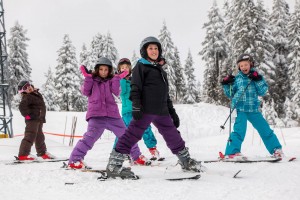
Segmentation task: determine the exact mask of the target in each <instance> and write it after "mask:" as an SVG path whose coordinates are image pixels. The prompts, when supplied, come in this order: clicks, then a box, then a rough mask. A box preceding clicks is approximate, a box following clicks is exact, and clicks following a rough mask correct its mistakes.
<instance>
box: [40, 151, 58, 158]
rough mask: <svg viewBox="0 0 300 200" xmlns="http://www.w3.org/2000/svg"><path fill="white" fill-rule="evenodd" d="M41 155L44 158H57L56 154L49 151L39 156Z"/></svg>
mask: <svg viewBox="0 0 300 200" xmlns="http://www.w3.org/2000/svg"><path fill="white" fill-rule="evenodd" d="M39 157H41V158H42V159H43V160H49V159H55V158H56V157H55V156H54V155H52V154H51V153H49V152H46V153H44V154H43V155H41V156H39Z"/></svg>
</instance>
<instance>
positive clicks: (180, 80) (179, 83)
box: [173, 47, 187, 103]
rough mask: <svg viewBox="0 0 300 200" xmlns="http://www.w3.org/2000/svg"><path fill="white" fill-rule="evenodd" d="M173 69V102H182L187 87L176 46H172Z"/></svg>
mask: <svg viewBox="0 0 300 200" xmlns="http://www.w3.org/2000/svg"><path fill="white" fill-rule="evenodd" d="M173 69H176V70H175V78H176V79H175V89H176V90H175V92H176V94H175V102H178V103H179V102H183V101H184V98H185V95H186V92H187V88H186V84H185V76H184V69H183V68H182V66H181V62H180V57H179V52H178V49H177V47H175V48H174V62H173Z"/></svg>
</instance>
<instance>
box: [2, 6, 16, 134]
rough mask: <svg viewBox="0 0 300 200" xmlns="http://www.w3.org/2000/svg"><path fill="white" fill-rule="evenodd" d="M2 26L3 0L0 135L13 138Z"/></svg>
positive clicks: (3, 26) (3, 29) (3, 25)
mask: <svg viewBox="0 0 300 200" xmlns="http://www.w3.org/2000/svg"><path fill="white" fill-rule="evenodd" d="M5 33H6V31H5V24H4V8H3V0H0V68H1V69H0V73H1V74H0V76H1V80H0V134H1V135H4V136H5V137H13V129H12V116H13V115H12V111H11V104H10V101H9V99H8V89H9V85H8V80H7V77H8V70H7V51H6V37H5Z"/></svg>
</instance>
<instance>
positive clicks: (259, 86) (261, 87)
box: [253, 78, 268, 96]
mask: <svg viewBox="0 0 300 200" xmlns="http://www.w3.org/2000/svg"><path fill="white" fill-rule="evenodd" d="M253 82H254V84H255V87H256V91H257V94H258V96H264V95H266V93H267V91H268V84H267V82H266V81H265V79H264V78H262V80H260V81H253Z"/></svg>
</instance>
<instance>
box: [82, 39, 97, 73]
mask: <svg viewBox="0 0 300 200" xmlns="http://www.w3.org/2000/svg"><path fill="white" fill-rule="evenodd" d="M90 58H91V57H90V52H89V51H88V50H87V48H86V45H85V44H83V45H82V49H81V53H80V55H79V60H80V63H79V64H80V65H84V66H86V67H87V69H93V68H94V66H90V65H91V60H90Z"/></svg>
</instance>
